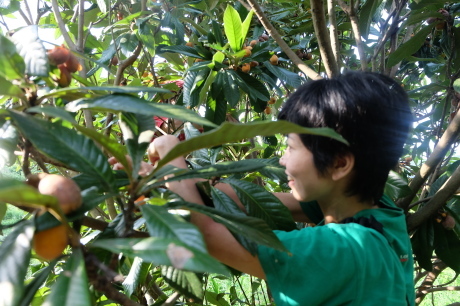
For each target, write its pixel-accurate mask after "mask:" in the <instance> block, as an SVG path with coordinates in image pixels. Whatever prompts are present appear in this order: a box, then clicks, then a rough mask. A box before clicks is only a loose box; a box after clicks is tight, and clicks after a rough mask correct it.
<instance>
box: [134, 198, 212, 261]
mask: <svg viewBox="0 0 460 306" xmlns="http://www.w3.org/2000/svg"><path fill="white" fill-rule="evenodd" d="M141 211H142V214H143V216H144V218H145V222H146V224H147V229H148V230H149V233H150V236H152V237H159V238H173V239H176V240H179V241H181V242H182V243H184V244H186V245H188V246H190V247H192V248H196V249H198V250H199V251H200V252H203V253H206V245H205V243H204V240H203V236H202V235H201V233H200V231H199V230H198V229H197V228H196V226H194V225H193V224H191V223H189V222H186V221H185V220H184V219H182V218H181V217H179V216H177V215H173V214H170V213H169V212H168V211H167V210H166V209H165V208H164V207H161V206H154V205H142V206H141Z"/></svg>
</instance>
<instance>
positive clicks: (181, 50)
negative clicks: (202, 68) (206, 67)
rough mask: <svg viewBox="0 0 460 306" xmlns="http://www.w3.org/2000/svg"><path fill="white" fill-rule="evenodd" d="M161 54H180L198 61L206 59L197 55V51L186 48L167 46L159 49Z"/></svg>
mask: <svg viewBox="0 0 460 306" xmlns="http://www.w3.org/2000/svg"><path fill="white" fill-rule="evenodd" d="M161 51H162V52H174V53H180V54H184V55H187V56H191V57H195V58H199V59H206V58H205V57H204V56H203V55H201V54H200V53H198V51H197V49H195V48H192V47H188V46H168V47H162V48H161Z"/></svg>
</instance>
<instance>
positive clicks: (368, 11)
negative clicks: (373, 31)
mask: <svg viewBox="0 0 460 306" xmlns="http://www.w3.org/2000/svg"><path fill="white" fill-rule="evenodd" d="M381 3H382V0H374V1H366V2H365V3H364V4H363V6H362V7H361V10H360V12H359V29H360V32H361V36H362V37H364V38H365V39H366V40H367V37H368V35H369V28H370V25H371V23H372V18H373V16H374V14H375V12H376V11H377V9H378V7H379V6H380V4H381Z"/></svg>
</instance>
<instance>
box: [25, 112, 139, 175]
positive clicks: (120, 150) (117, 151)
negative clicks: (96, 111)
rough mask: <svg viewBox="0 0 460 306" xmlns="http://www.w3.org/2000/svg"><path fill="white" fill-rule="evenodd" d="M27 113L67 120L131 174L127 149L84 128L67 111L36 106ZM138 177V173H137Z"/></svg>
mask: <svg viewBox="0 0 460 306" xmlns="http://www.w3.org/2000/svg"><path fill="white" fill-rule="evenodd" d="M27 112H29V113H41V114H46V115H48V116H51V117H56V118H61V119H62V120H66V121H68V122H70V123H72V125H73V126H74V127H75V129H77V130H78V131H79V132H80V133H82V134H84V135H86V136H88V137H89V138H91V139H92V140H94V141H96V142H97V143H99V144H100V145H101V146H102V147H103V148H104V149H105V150H106V151H107V152H109V153H110V154H112V156H114V157H115V158H116V159H117V160H118V162H119V163H121V164H122V165H123V166H124V168H125V169H126V170H127V171H128V173H131V172H132V171H130V169H131V167H132V164H131V163H128V161H127V159H126V154H127V153H126V147H125V146H123V145H121V144H120V143H118V142H117V141H116V140H115V139H112V138H110V137H107V136H104V135H103V134H102V133H99V132H98V131H96V130H95V129H90V128H87V127H84V126H82V125H80V124H78V122H76V121H75V119H74V118H73V116H72V115H70V114H69V112H67V111H66V110H64V109H63V108H60V107H53V106H36V107H31V108H29V109H27ZM136 175H137V173H136Z"/></svg>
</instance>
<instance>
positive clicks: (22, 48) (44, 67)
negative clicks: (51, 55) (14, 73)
mask: <svg viewBox="0 0 460 306" xmlns="http://www.w3.org/2000/svg"><path fill="white" fill-rule="evenodd" d="M13 40H14V41H15V43H16V49H17V50H18V53H19V55H21V57H22V58H23V59H24V63H25V65H26V70H25V72H26V74H28V75H30V76H43V77H46V76H48V73H49V64H48V55H47V53H46V49H45V47H44V46H43V43H42V41H41V39H40V38H39V37H38V26H37V25H30V26H28V27H25V28H22V29H21V30H19V31H17V32H16V33H15V34H14V35H13Z"/></svg>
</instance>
